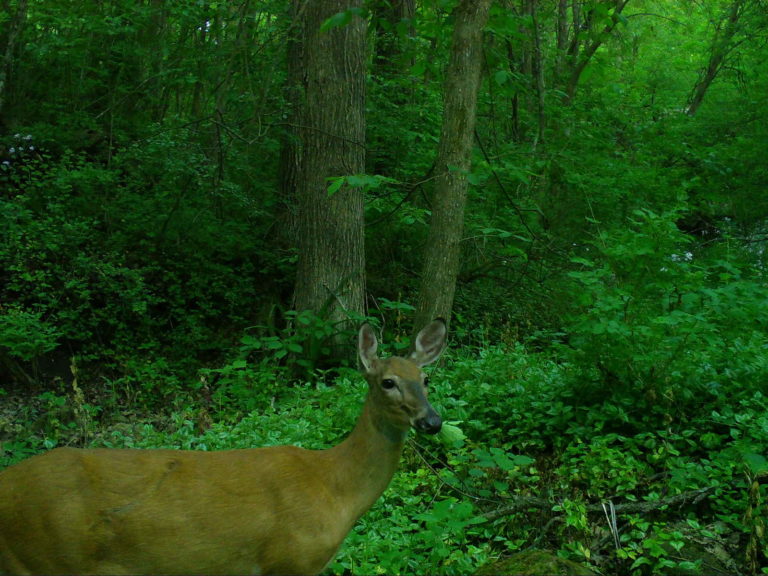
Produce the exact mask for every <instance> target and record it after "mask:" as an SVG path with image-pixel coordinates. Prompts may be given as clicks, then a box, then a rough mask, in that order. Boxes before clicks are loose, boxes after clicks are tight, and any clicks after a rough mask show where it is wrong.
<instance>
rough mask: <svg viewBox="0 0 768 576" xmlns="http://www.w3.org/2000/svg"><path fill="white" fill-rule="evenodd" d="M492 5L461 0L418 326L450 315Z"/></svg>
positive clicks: (447, 84) (481, 0)
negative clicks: (489, 11)
mask: <svg viewBox="0 0 768 576" xmlns="http://www.w3.org/2000/svg"><path fill="white" fill-rule="evenodd" d="M490 5H491V0H462V2H461V3H460V4H459V5H458V6H457V7H456V8H455V10H454V22H455V24H454V30H453V44H452V47H451V56H450V61H449V63H448V68H447V70H446V74H445V88H444V95H443V101H444V110H443V126H442V132H441V134H440V144H439V147H438V153H437V161H436V163H435V169H436V174H437V176H436V178H435V194H434V195H433V203H432V222H431V224H430V228H429V237H428V239H427V245H426V249H425V252H424V264H423V269H422V273H421V286H420V290H419V303H418V308H417V311H416V320H415V324H416V326H424V325H426V324H427V323H428V322H429V320H431V319H432V318H436V317H443V318H445V319H446V320H448V319H449V318H450V315H451V309H452V308H453V297H454V293H455V290H456V278H457V277H458V274H459V267H460V265H461V239H462V235H463V231H464V205H465V204H466V199H467V172H468V171H469V168H470V165H471V155H472V141H473V136H474V131H475V118H476V111H477V110H476V109H477V95H478V92H479V89H480V79H481V72H482V63H483V28H484V27H485V23H486V22H487V20H488V10H489V7H490Z"/></svg>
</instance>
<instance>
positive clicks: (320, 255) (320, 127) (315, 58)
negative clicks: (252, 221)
mask: <svg viewBox="0 0 768 576" xmlns="http://www.w3.org/2000/svg"><path fill="white" fill-rule="evenodd" d="M361 6H362V1H361V0H311V1H309V2H306V3H302V6H301V11H300V14H301V16H302V18H303V23H302V29H303V35H304V39H303V42H302V45H303V61H304V65H305V68H304V76H303V80H304V81H303V89H304V90H303V91H304V101H303V106H302V112H301V116H300V117H301V119H302V126H301V127H300V130H299V134H300V139H301V142H300V145H301V147H302V148H301V154H300V156H299V161H300V167H299V178H298V180H297V182H296V186H297V188H296V197H297V201H298V239H297V244H298V248H299V262H298V269H297V277H296V291H295V305H296V309H297V310H299V311H302V310H310V311H313V312H315V313H316V314H318V315H321V316H323V317H325V318H327V319H329V320H331V321H332V322H334V323H337V324H338V325H339V327H340V328H341V327H344V326H345V325H346V323H347V322H348V321H349V320H350V318H353V319H354V320H352V321H351V323H354V324H356V323H357V322H358V321H359V318H360V316H361V315H362V314H363V312H364V307H365V251H364V236H363V195H362V192H361V190H359V189H355V188H351V187H349V186H346V185H345V186H342V187H341V189H340V190H338V191H337V192H335V193H334V194H329V193H328V181H327V179H328V178H329V177H333V176H344V175H351V174H360V173H362V172H364V171H365V38H366V21H365V20H363V19H362V18H359V17H357V16H354V17H352V19H351V21H350V22H349V23H348V24H345V25H343V26H337V27H332V28H330V29H327V30H321V25H322V24H323V22H325V21H326V20H327V19H328V18H330V17H331V16H333V15H335V14H338V13H340V12H344V11H346V10H349V9H350V8H353V7H361Z"/></svg>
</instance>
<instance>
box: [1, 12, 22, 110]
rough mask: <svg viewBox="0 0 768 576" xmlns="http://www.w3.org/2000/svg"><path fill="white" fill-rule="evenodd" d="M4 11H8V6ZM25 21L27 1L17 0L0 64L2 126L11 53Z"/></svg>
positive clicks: (11, 58)
mask: <svg viewBox="0 0 768 576" xmlns="http://www.w3.org/2000/svg"><path fill="white" fill-rule="evenodd" d="M6 11H8V12H9V11H10V5H8V6H7V9H6ZM26 19H27V0H19V3H18V5H17V6H16V13H15V14H14V15H13V18H12V19H11V21H10V23H9V24H8V28H7V30H8V33H7V36H6V38H5V51H4V52H3V59H2V61H1V62H0V124H2V120H1V119H2V113H3V107H4V106H5V101H6V99H7V97H8V77H9V76H10V73H11V64H12V63H13V52H14V50H15V48H16V40H17V39H18V37H19V34H20V33H21V30H22V28H23V27H24V22H25V21H26Z"/></svg>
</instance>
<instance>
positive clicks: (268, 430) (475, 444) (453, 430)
mask: <svg viewBox="0 0 768 576" xmlns="http://www.w3.org/2000/svg"><path fill="white" fill-rule="evenodd" d="M239 366H240V365H239ZM241 370H242V371H244V373H243V374H240V375H238V379H237V383H236V384H234V385H230V386H229V387H228V388H227V390H228V394H233V392H234V390H235V389H237V393H238V394H241V395H242V394H245V393H247V394H250V395H251V405H250V406H251V409H250V410H248V411H245V410H238V409H235V408H234V406H236V404H235V403H231V402H229V401H228V400H231V398H216V397H215V395H208V396H206V395H200V396H199V398H198V399H197V400H196V401H192V400H190V399H189V398H187V399H185V400H184V401H183V402H179V403H177V404H176V405H175V406H174V407H173V408H171V409H169V410H167V411H166V412H165V413H164V414H163V415H162V416H159V415H158V413H157V412H156V411H155V412H153V413H152V414H151V415H150V413H148V412H146V413H141V412H140V409H139V406H138V404H137V405H135V406H134V410H131V409H130V407H128V408H127V407H126V405H125V404H122V405H121V406H120V407H118V406H117V405H114V406H111V407H110V406H109V404H107V403H105V402H104V401H105V398H87V397H85V396H84V395H83V393H82V390H81V384H80V383H78V381H77V380H75V383H74V385H73V386H72V387H71V388H69V389H67V388H62V389H61V390H60V391H59V392H58V393H51V392H48V393H45V394H43V395H42V396H40V397H38V398H37V399H35V401H34V402H31V403H30V402H25V403H24V404H16V405H15V407H16V408H15V410H16V411H15V412H14V411H13V410H14V409H13V408H10V407H11V406H14V404H13V403H12V402H8V403H7V405H6V408H5V410H4V413H3V414H2V416H0V417H1V418H2V419H3V422H2V424H3V429H4V433H5V437H4V439H3V450H4V452H3V455H2V458H3V461H2V465H8V464H11V463H13V462H15V461H17V460H19V459H21V458H24V457H26V456H28V455H30V454H32V453H34V452H37V451H40V450H43V449H46V448H51V447H53V446H56V445H63V444H74V445H88V446H108V447H132V448H161V447H163V448H167V447H170V448H180V449H195V450H219V449H227V448H243V447H252V446H263V445H274V444H297V445H301V446H304V447H307V448H323V447H327V446H330V445H333V444H335V443H337V442H339V441H340V440H341V439H342V438H343V437H344V436H345V435H346V434H347V433H348V432H349V430H351V427H352V425H353V423H354V419H355V418H356V416H357V414H358V411H359V409H360V406H361V404H362V401H363V398H364V394H365V384H364V382H363V380H362V378H361V377H360V376H359V375H357V374H355V373H354V372H353V371H342V373H341V375H339V376H337V377H335V378H323V377H322V375H320V374H318V375H317V378H316V379H315V380H314V381H311V382H306V383H303V384H297V385H295V386H292V387H286V386H276V385H274V378H275V374H274V371H270V369H269V368H267V367H266V366H260V365H258V364H257V365H253V366H250V365H242V366H241ZM710 370H711V368H709V367H706V366H702V368H701V372H702V374H701V375H703V376H707V375H710V374H709V371H710ZM590 376H591V375H589V374H584V373H583V371H582V370H581V369H580V368H579V367H577V366H575V365H574V364H573V363H572V362H571V361H569V360H568V359H567V358H565V357H563V356H554V355H551V354H549V355H547V354H544V353H535V352H529V351H527V350H526V349H525V348H524V347H523V346H521V345H517V346H499V345H494V346H491V345H488V346H486V347H484V348H482V349H479V350H475V351H474V352H467V351H462V350H453V351H451V352H449V353H448V355H447V357H446V358H445V359H444V360H443V361H442V363H441V365H440V366H438V367H437V368H435V369H434V370H433V371H432V374H431V378H432V380H433V382H434V386H433V395H432V400H433V404H434V405H435V407H436V408H437V409H438V410H439V411H440V412H441V413H442V415H443V416H444V418H445V419H446V421H447V422H448V423H449V425H448V431H449V433H448V434H445V435H443V436H441V437H440V438H438V439H433V438H431V437H430V438H425V437H421V436H413V437H412V439H411V440H412V441H410V442H409V444H408V446H407V448H406V452H405V454H404V457H403V464H402V467H401V470H400V471H399V472H398V473H397V475H396V476H395V478H394V480H393V482H392V484H391V486H390V487H389V489H388V490H387V491H386V493H385V495H384V497H383V498H382V499H381V500H380V501H379V502H378V503H377V504H376V505H375V506H374V507H373V509H372V510H371V511H370V512H368V513H367V514H366V515H365V516H364V517H363V518H362V520H361V521H360V522H359V523H358V524H357V525H356V526H355V528H354V530H353V531H352V533H351V534H350V535H349V537H348V538H347V540H346V542H345V544H344V546H343V548H342V550H341V551H340V553H339V555H338V556H337V558H336V560H335V561H334V563H333V564H332V565H331V566H330V567H329V569H328V573H346V574H352V573H354V574H399V573H424V572H425V567H429V568H428V572H429V573H433V574H467V573H471V572H472V571H473V570H475V569H476V568H477V567H478V566H479V565H481V564H483V563H485V562H487V561H489V560H492V559H493V558H495V557H498V556H500V555H509V554H512V553H514V552H516V551H520V550H525V549H527V548H530V547H535V548H549V549H553V550H557V551H558V554H560V555H562V556H564V557H568V558H571V559H574V560H577V561H580V562H583V563H586V564H588V565H590V566H592V567H593V568H595V569H597V570H599V571H600V572H601V573H604V574H655V573H670V574H671V573H675V574H710V573H747V572H752V571H754V570H758V571H759V570H760V568H759V566H760V562H762V561H764V558H765V544H764V542H763V541H762V540H761V538H762V529H763V524H762V520H761V517H760V482H761V481H765V476H766V473H767V472H768V463H767V462H766V459H765V448H766V446H768V397H766V396H765V395H764V394H763V393H762V392H760V391H758V390H756V389H755V388H754V387H752V386H744V385H743V383H742V382H740V381H739V379H738V378H733V377H728V378H723V379H722V381H721V382H720V383H719V385H718V388H717V393H716V394H715V393H712V394H709V395H705V394H698V395H696V396H695V397H691V398H684V397H681V396H679V395H677V396H675V395H672V394H668V395H666V396H662V397H652V396H649V395H645V396H638V395H637V394H635V393H634V392H633V391H632V390H631V389H628V388H622V387H621V386H618V385H617V386H614V387H613V388H608V387H606V386H605V385H604V384H603V383H602V382H599V381H597V380H591V378H590ZM697 376H698V375H697V374H691V375H690V379H691V380H695V378H696V377H697ZM323 380H327V382H323ZM270 383H273V385H270ZM246 391H247V392H246ZM5 400H12V398H8V397H6V398H5ZM604 507H605V508H604ZM611 510H612V511H611ZM404 551H407V553H404ZM750 563H751V564H750ZM763 571H764V569H763Z"/></svg>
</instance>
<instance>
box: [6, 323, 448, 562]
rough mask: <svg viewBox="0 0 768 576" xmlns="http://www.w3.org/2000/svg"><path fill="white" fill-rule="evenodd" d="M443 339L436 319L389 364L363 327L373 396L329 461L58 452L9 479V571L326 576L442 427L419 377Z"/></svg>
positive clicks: (297, 451)
mask: <svg viewBox="0 0 768 576" xmlns="http://www.w3.org/2000/svg"><path fill="white" fill-rule="evenodd" d="M444 338H445V327H444V325H443V324H442V323H438V322H437V321H436V322H433V323H432V324H430V325H429V326H427V328H425V329H424V330H422V332H421V333H420V335H419V338H418V339H417V346H416V351H415V352H414V353H413V354H412V355H411V356H410V357H409V358H408V359H405V358H388V359H385V360H381V359H379V358H377V357H376V354H375V352H376V345H377V343H376V339H375V336H373V332H372V331H371V330H370V328H368V327H366V326H364V327H363V328H362V329H361V331H360V356H361V360H362V361H363V364H364V365H365V367H366V378H367V380H368V382H369V393H368V397H367V399H366V402H365V405H364V407H363V411H362V414H361V415H360V418H359V420H358V422H357V424H356V426H355V429H354V430H353V431H352V433H351V434H350V435H349V437H348V438H347V439H346V440H344V441H343V442H342V443H341V444H339V445H338V446H335V447H333V448H330V449H328V450H305V449H302V448H297V447H294V446H276V447H270V448H255V449H249V450H230V451H220V452H194V451H178V450H113V449H91V450H80V449H74V448H58V449H55V450H52V451H50V452H48V453H46V454H41V455H38V456H34V457H32V458H30V459H28V460H25V461H23V462H21V463H19V464H17V465H16V466H12V467H10V468H8V469H6V470H3V471H2V472H0V572H1V573H10V574H75V573H77V574H315V573H318V572H320V571H321V570H322V569H323V568H324V567H325V566H326V565H327V564H328V563H329V562H330V561H331V560H332V559H333V556H334V555H335V553H336V551H337V550H338V548H339V546H340V545H341V543H342V541H343V540H344V537H345V536H346V535H347V533H348V532H349V530H350V529H351V528H352V526H353V525H354V523H355V522H356V521H357V519H358V518H359V517H360V516H361V515H362V514H363V513H364V512H365V511H367V510H368V508H370V506H371V505H372V504H373V503H374V502H375V501H376V499H377V498H378V497H379V496H380V495H381V493H382V492H383V491H384V489H385V488H386V487H387V485H388V484H389V481H390V480H391V478H392V475H393V474H394V472H395V469H396V468H397V464H398V461H399V458H400V453H401V451H402V447H403V442H404V440H405V435H406V433H407V431H408V428H409V427H410V426H412V425H415V426H418V427H420V428H424V429H425V430H426V431H428V432H436V431H437V429H439V425H440V420H439V417H438V416H437V414H436V413H435V412H434V410H433V409H432V407H431V406H430V405H429V402H428V401H427V399H426V390H425V388H424V385H423V383H424V375H423V373H422V372H421V370H420V369H419V367H420V366H423V365H425V364H427V363H429V362H431V361H433V360H435V359H436V358H437V357H438V356H439V354H440V352H441V350H442V346H443V342H444ZM385 380H390V381H392V382H394V383H395V385H394V386H393V387H390V384H387V386H383V385H382V382H383V381H385ZM425 422H427V424H425Z"/></svg>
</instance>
